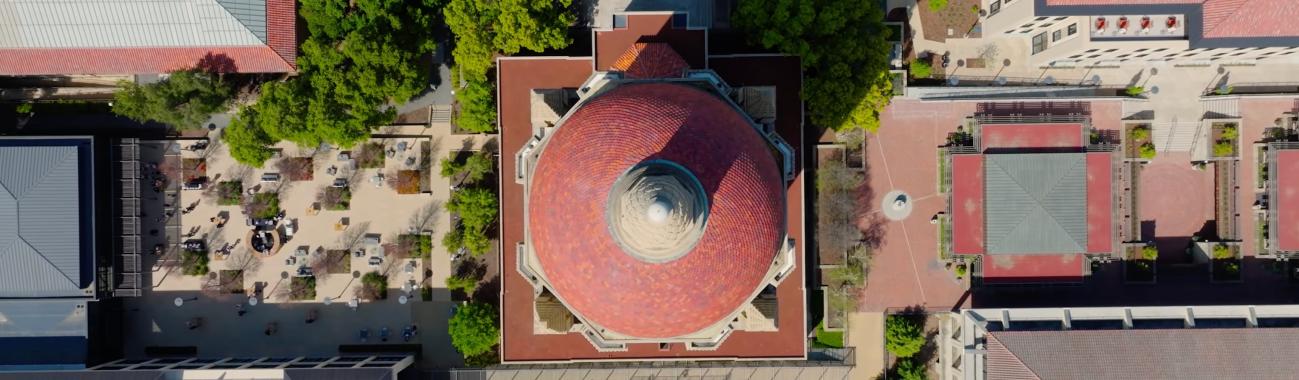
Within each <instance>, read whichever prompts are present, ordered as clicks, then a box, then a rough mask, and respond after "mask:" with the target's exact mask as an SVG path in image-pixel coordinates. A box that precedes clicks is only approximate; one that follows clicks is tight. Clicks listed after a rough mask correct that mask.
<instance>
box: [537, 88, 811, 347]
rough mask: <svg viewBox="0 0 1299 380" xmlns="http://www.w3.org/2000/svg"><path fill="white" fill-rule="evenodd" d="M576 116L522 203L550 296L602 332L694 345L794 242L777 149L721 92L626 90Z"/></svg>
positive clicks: (549, 150)
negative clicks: (688, 339) (687, 339)
mask: <svg viewBox="0 0 1299 380" xmlns="http://www.w3.org/2000/svg"><path fill="white" fill-rule="evenodd" d="M577 107H578V108H577V109H575V110H572V111H570V112H569V114H568V116H567V117H566V118H565V120H564V121H563V122H562V124H561V125H560V126H559V128H557V129H555V130H554V132H551V135H550V136H549V137H548V138H547V140H546V142H545V144H544V145H543V146H542V147H541V148H540V149H542V150H541V152H540V153H539V157H538V158H537V161H536V164H535V165H534V167H533V168H532V172H531V176H530V179H529V185H528V186H529V191H528V195H527V200H526V201H527V206H526V210H527V218H528V231H529V237H528V239H529V246H530V248H531V250H532V253H531V254H533V255H535V259H536V262H537V263H538V264H539V265H538V267H539V268H540V271H541V273H540V274H541V276H542V277H543V279H544V281H545V283H546V286H547V287H548V288H549V289H550V290H551V291H552V292H553V293H554V294H555V296H557V298H559V299H560V300H561V301H562V302H563V303H564V304H565V305H566V306H567V307H568V309H569V310H571V311H572V312H573V314H574V315H576V316H578V317H579V318H580V319H582V320H583V321H584V322H586V323H589V324H591V325H593V326H592V327H593V328H595V329H597V330H598V331H599V332H600V333H601V334H605V333H608V334H614V335H620V336H625V337H630V338H635V339H656V338H673V337H682V336H689V335H691V334H693V333H699V332H702V331H705V330H706V329H709V328H710V327H715V326H717V325H718V324H719V323H724V322H727V321H729V317H730V316H731V315H732V314H733V313H735V312H736V311H738V310H739V309H740V307H741V306H743V305H744V304H745V303H747V302H749V301H750V300H751V299H752V298H753V297H754V295H755V294H757V292H758V291H759V290H761V289H762V287H763V286H765V283H766V277H767V276H768V273H769V272H771V270H772V265H773V262H774V260H775V258H776V254H777V253H778V252H779V250H780V249H781V247H783V245H784V243H785V242H784V239H785V217H786V215H785V209H786V201H785V196H784V191H785V182H784V178H783V176H782V175H781V170H780V166H779V163H778V161H777V159H776V156H775V154H774V153H773V149H772V148H771V145H770V144H769V143H768V141H767V140H766V139H765V138H764V137H763V136H762V135H760V134H759V133H758V131H757V130H756V129H755V128H754V127H753V125H751V124H750V122H749V121H748V119H747V118H746V117H745V116H744V115H743V114H741V113H740V112H739V110H738V109H736V108H735V107H733V106H732V105H731V104H730V103H728V102H727V101H726V100H724V99H722V98H720V97H718V96H717V95H715V94H713V93H711V92H708V91H705V90H702V89H700V88H699V87H694V86H690V85H685V84H675V83H666V82H655V83H628V84H621V85H619V86H617V87H614V88H612V89H610V90H606V91H605V92H604V93H601V94H598V95H594V97H592V98H590V99H587V100H586V101H584V102H583V103H581V104H579V105H578V106H577Z"/></svg>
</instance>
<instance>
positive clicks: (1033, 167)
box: [984, 153, 1087, 254]
mask: <svg viewBox="0 0 1299 380" xmlns="http://www.w3.org/2000/svg"><path fill="white" fill-rule="evenodd" d="M985 162H986V164H985V165H984V170H985V173H984V174H985V176H984V180H985V181H986V185H985V187H984V189H985V190H984V193H985V194H987V207H988V208H987V211H986V212H985V216H984V217H985V218H986V220H987V222H986V223H987V227H986V228H987V250H988V253H990V254H1051V253H1078V252H1085V251H1086V250H1087V193H1086V192H1087V157H1086V154H1084V153H1029V154H994V155H989V156H988V157H987V159H986V161H985Z"/></svg>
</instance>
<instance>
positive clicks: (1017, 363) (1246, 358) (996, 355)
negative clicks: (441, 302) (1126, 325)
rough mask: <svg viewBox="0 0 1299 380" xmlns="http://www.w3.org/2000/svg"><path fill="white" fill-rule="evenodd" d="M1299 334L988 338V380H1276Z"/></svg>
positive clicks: (1252, 331)
mask: <svg viewBox="0 0 1299 380" xmlns="http://www.w3.org/2000/svg"><path fill="white" fill-rule="evenodd" d="M1297 349H1299V328H1267V329H1258V328H1234V329H1161V330H1091V331H1088V330H1073V331H993V332H989V333H988V335H987V351H988V353H987V358H988V359H987V378H989V379H1083V378H1088V379H1140V378H1160V379H1280V378H1286V377H1291V376H1293V374H1294V373H1295V372H1296V371H1299V364H1296V362H1295V361H1294V360H1293V359H1292V358H1291V353H1292V352H1294V351H1295V350H1297Z"/></svg>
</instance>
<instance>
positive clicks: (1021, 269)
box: [950, 123, 1114, 283]
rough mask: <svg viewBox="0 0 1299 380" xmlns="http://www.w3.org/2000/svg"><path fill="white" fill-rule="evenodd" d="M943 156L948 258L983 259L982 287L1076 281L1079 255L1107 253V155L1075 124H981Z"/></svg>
mask: <svg viewBox="0 0 1299 380" xmlns="http://www.w3.org/2000/svg"><path fill="white" fill-rule="evenodd" d="M977 128H978V135H979V146H978V150H977V152H978V153H963V154H953V155H952V156H951V160H952V161H951V162H952V169H951V173H952V174H951V175H952V178H951V181H952V190H951V199H950V202H951V203H950V207H951V212H952V237H951V239H952V248H951V249H952V253H954V254H965V255H986V256H985V257H984V260H983V263H982V270H983V271H982V279H983V281H984V282H985V283H996V282H1003V283H1022V282H1043V281H1069V282H1076V281H1081V279H1082V276H1083V275H1084V274H1085V273H1086V270H1085V267H1084V266H1085V265H1086V260H1083V259H1082V255H1083V254H1089V253H1101V254H1103V253H1112V251H1113V249H1114V248H1113V247H1114V235H1113V234H1114V231H1113V223H1114V221H1113V215H1114V212H1113V207H1112V205H1113V189H1112V185H1113V181H1114V178H1113V167H1112V165H1113V157H1112V156H1113V154H1112V153H1111V152H1086V151H1085V144H1084V138H1083V131H1084V130H1085V128H1084V127H1083V124H1079V123H1022V124H983V125H979V126H978V127H977Z"/></svg>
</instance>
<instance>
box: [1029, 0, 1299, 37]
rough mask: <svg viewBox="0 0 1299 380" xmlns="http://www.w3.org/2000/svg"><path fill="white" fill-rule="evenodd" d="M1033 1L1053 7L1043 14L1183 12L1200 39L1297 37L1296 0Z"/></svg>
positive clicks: (1297, 13)
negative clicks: (1295, 20) (1295, 21)
mask: <svg viewBox="0 0 1299 380" xmlns="http://www.w3.org/2000/svg"><path fill="white" fill-rule="evenodd" d="M1037 1H1039V2H1040V3H1039V4H1043V3H1042V2H1044V4H1045V5H1047V6H1048V7H1050V8H1054V9H1050V10H1049V12H1047V13H1044V14H1055V13H1060V12H1070V13H1071V14H1079V13H1081V12H1085V13H1082V14H1096V15H1102V14H1117V13H1125V12H1126V13H1135V12H1140V13H1149V14H1186V15H1187V20H1188V23H1190V24H1191V25H1187V26H1186V28H1188V30H1190V31H1192V32H1193V33H1194V32H1198V35H1199V37H1200V38H1202V39H1233V38H1235V39H1239V38H1284V37H1292V38H1293V37H1299V24H1296V23H1294V22H1292V21H1293V20H1294V19H1295V18H1297V17H1299V2H1294V1H1290V0H1037ZM1039 13H1041V12H1039ZM1061 14H1063V13H1061ZM1246 41H1249V40H1246ZM1254 42H1255V43H1257V42H1259V41H1256V40H1255V41H1254ZM1287 46H1288V45H1287Z"/></svg>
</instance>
